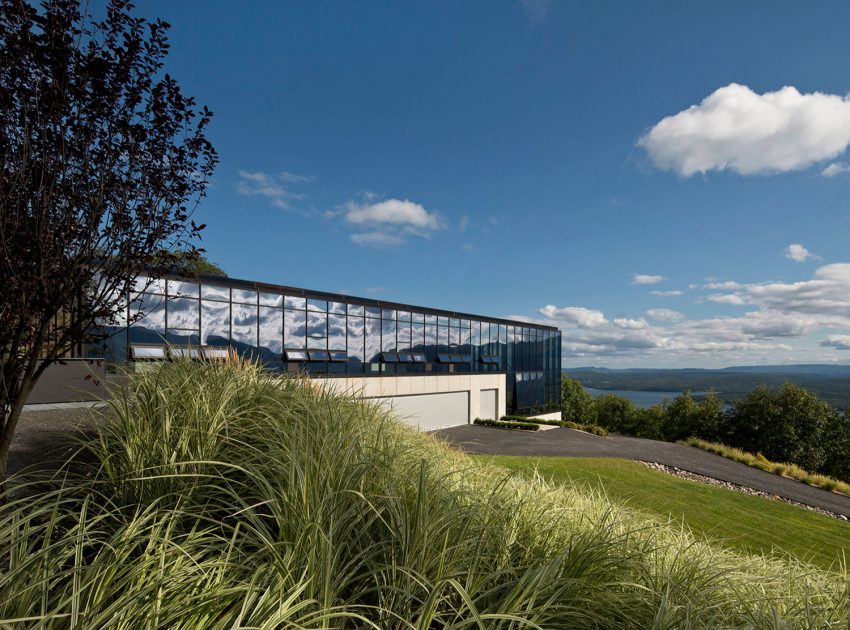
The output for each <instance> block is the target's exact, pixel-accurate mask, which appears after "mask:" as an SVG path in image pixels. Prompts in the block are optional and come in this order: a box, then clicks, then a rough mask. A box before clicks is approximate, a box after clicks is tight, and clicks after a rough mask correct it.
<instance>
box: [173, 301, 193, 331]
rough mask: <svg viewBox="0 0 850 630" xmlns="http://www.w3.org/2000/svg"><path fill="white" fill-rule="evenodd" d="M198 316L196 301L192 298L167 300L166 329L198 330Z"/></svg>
mask: <svg viewBox="0 0 850 630" xmlns="http://www.w3.org/2000/svg"><path fill="white" fill-rule="evenodd" d="M199 326H200V316H199V313H198V300H193V299H192V298H168V328H169V329H171V328H181V329H183V330H187V329H189V330H198V328H199Z"/></svg>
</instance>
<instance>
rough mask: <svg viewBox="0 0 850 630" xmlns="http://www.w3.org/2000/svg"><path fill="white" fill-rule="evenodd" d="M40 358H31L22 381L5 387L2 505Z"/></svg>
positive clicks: (0, 438)
mask: <svg viewBox="0 0 850 630" xmlns="http://www.w3.org/2000/svg"><path fill="white" fill-rule="evenodd" d="M37 365H38V359H37V358H36V359H30V360H29V361H28V362H27V364H26V369H25V370H24V374H23V377H22V378H21V379H20V381H18V382H16V383H14V384H13V385H12V386H11V387H10V388H9V387H7V388H4V389H5V391H4V394H3V397H4V398H5V401H2V402H3V403H4V404H3V427H2V432H0V505H2V504H3V503H5V502H6V496H7V493H8V490H9V488H8V484H7V482H8V474H7V473H8V465H9V450H10V449H11V447H12V438H13V437H14V435H15V429H16V428H17V426H18V420H20V418H21V412H22V411H23V410H24V403H26V401H27V398H28V397H29V395H30V392H31V391H32V388H33V385H34V384H35V380H36V379H35V378H33V376H34V375H36V366H37ZM41 372H42V370H39V372H38V374H37V376H40V375H41Z"/></svg>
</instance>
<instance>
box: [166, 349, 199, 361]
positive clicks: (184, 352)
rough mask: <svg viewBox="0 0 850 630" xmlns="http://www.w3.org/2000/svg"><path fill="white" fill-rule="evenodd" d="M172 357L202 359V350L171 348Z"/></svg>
mask: <svg viewBox="0 0 850 630" xmlns="http://www.w3.org/2000/svg"><path fill="white" fill-rule="evenodd" d="M171 356H173V357H180V358H183V359H200V358H201V349H200V348H185V347H184V348H171Z"/></svg>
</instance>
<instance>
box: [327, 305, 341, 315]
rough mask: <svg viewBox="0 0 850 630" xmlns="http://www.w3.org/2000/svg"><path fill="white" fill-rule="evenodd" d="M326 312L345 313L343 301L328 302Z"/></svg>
mask: <svg viewBox="0 0 850 630" xmlns="http://www.w3.org/2000/svg"><path fill="white" fill-rule="evenodd" d="M328 312H329V313H342V314H343V315H345V303H344V302H328Z"/></svg>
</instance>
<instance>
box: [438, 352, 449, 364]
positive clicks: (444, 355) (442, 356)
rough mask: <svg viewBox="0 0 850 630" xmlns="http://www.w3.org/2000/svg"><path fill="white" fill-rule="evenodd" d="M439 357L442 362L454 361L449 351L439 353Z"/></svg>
mask: <svg viewBox="0 0 850 630" xmlns="http://www.w3.org/2000/svg"><path fill="white" fill-rule="evenodd" d="M437 359H438V360H439V361H440V363H451V362H452V357H451V355H450V354H449V353H447V352H439V353H437Z"/></svg>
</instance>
